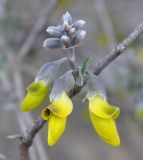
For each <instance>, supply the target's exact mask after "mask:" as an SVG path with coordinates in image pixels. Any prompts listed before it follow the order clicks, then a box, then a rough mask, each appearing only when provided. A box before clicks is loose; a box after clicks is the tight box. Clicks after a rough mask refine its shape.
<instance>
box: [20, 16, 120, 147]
mask: <svg viewBox="0 0 143 160" xmlns="http://www.w3.org/2000/svg"><path fill="white" fill-rule="evenodd" d="M62 19H63V26H62V27H63V28H64V32H63V33H64V34H63V35H61V34H60V33H61V32H59V29H57V28H60V27H61V26H60V27H48V29H47V31H48V33H50V34H51V35H52V36H55V37H58V38H50V39H47V40H46V41H45V42H44V46H46V47H48V48H57V46H60V45H59V42H58V41H60V43H62V46H63V45H64V47H66V48H67V47H72V46H74V45H76V44H78V43H79V42H80V40H81V39H82V38H83V37H84V36H85V32H84V31H82V30H80V28H81V26H83V23H84V21H82V20H79V21H77V22H75V23H73V24H71V23H72V18H71V16H70V15H69V13H66V14H64V16H63V18H62ZM77 26H78V27H77ZM71 31H74V33H75V34H74V36H73V37H72V34H71ZM83 32H84V33H83ZM83 35H84V36H83ZM63 36H64V37H65V36H67V37H66V38H64V37H63ZM79 37H80V38H79ZM81 37H82V38H81ZM67 38H68V39H69V42H70V43H67V41H66V39H67ZM78 38H79V39H78ZM63 39H65V41H64V40H63ZM56 41H57V42H58V43H56ZM67 44H68V45H67ZM66 60H67V58H62V59H60V60H57V61H54V62H51V63H47V64H45V65H44V66H42V68H41V69H40V70H39V72H38V74H37V76H36V78H35V81H34V82H33V83H32V84H31V85H30V86H28V88H27V91H28V94H27V95H26V97H25V99H24V100H23V102H22V104H21V111H23V112H29V111H33V110H35V109H37V108H38V107H39V106H40V105H41V104H42V103H43V102H44V100H45V99H46V98H47V97H48V95H49V99H50V102H49V104H48V106H47V107H46V108H44V109H43V110H42V112H41V116H42V118H43V119H44V120H46V121H48V138H47V141H48V145H50V146H51V145H53V144H55V143H56V142H57V141H58V139H59V138H60V136H61V135H62V134H63V132H64V130H65V127H66V120H67V117H68V116H69V115H70V114H71V112H72V110H73V103H72V101H71V99H70V97H69V96H68V92H69V91H70V89H71V88H72V87H73V86H74V85H75V77H73V74H72V71H67V72H66V73H65V74H64V75H62V76H61V77H59V78H56V74H57V72H58V70H59V68H60V66H61V64H63V63H64V62H65V61H66ZM87 88H88V91H87V95H86V99H87V100H88V101H89V113H90V118H91V121H92V124H93V127H94V128H95V130H96V131H97V133H98V135H99V136H100V137H101V138H102V139H103V140H104V141H105V142H107V143H109V144H111V145H113V146H119V145H120V138H119V135H118V132H117V128H116V124H115V119H116V118H117V117H118V115H119V113H120V109H119V108H118V107H115V106H112V105H110V104H109V103H108V102H107V100H106V93H105V89H104V87H103V83H101V80H100V79H99V77H97V76H95V75H93V74H92V75H90V76H89V79H88V81H87Z"/></svg>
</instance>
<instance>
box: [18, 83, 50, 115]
mask: <svg viewBox="0 0 143 160" xmlns="http://www.w3.org/2000/svg"><path fill="white" fill-rule="evenodd" d="M50 88H51V84H48V85H45V81H44V80H40V81H38V82H33V83H32V84H31V85H29V86H28V87H27V91H28V94H27V95H26V97H25V99H24V100H23V102H22V104H21V111H23V112H29V111H32V110H34V109H36V108H38V107H39V106H40V105H41V104H42V102H43V101H44V100H45V99H46V97H47V95H48V92H49V90H50Z"/></svg>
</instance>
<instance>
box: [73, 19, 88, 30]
mask: <svg viewBox="0 0 143 160" xmlns="http://www.w3.org/2000/svg"><path fill="white" fill-rule="evenodd" d="M84 24H85V21H84V20H78V21H76V22H74V23H73V24H72V25H71V27H72V28H75V29H76V30H78V29H81V28H82V27H83V26H84Z"/></svg>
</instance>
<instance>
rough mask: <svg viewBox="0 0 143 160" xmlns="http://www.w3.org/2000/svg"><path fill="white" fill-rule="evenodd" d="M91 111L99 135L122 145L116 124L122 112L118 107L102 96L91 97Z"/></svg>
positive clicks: (114, 144) (107, 141) (117, 144)
mask: <svg viewBox="0 0 143 160" xmlns="http://www.w3.org/2000/svg"><path fill="white" fill-rule="evenodd" d="M89 112H90V118H91V121H92V124H93V126H94V128H95V130H96V132H97V133H98V135H99V136H100V137H101V138H102V139H103V140H104V141H105V142H106V143H109V144H111V145H113V146H119V145H120V138H119V135H118V131H117V128H116V124H115V119H116V118H117V117H118V116H119V114H120V109H119V108H118V107H115V106H112V105H110V104H109V103H108V102H107V101H105V100H103V99H102V97H100V96H95V97H94V99H92V100H90V99H89Z"/></svg>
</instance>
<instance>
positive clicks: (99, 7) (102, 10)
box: [94, 0, 117, 50]
mask: <svg viewBox="0 0 143 160" xmlns="http://www.w3.org/2000/svg"><path fill="white" fill-rule="evenodd" d="M94 4H95V9H96V13H97V16H98V18H99V21H100V23H101V27H102V29H103V31H104V32H105V35H106V37H107V38H108V42H109V50H111V49H112V48H113V47H114V46H115V45H116V44H117V43H116V37H115V34H114V29H113V25H112V22H111V19H110V16H109V14H108V10H107V7H106V3H105V1H104V0H94Z"/></svg>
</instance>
